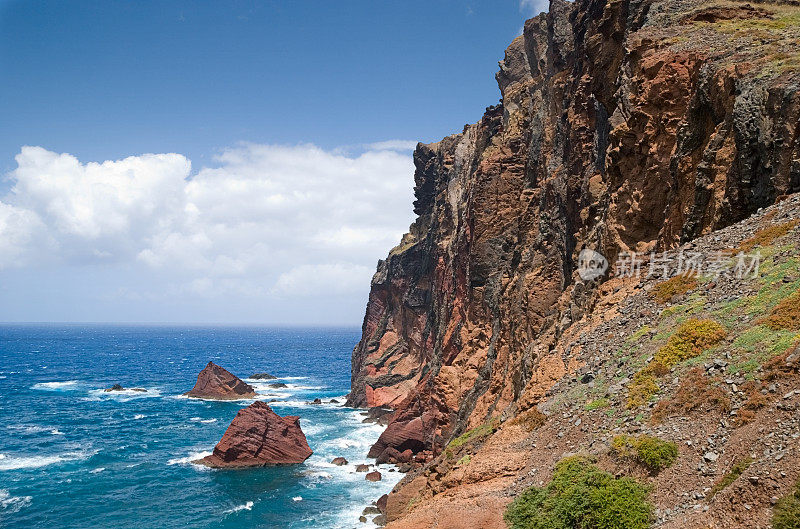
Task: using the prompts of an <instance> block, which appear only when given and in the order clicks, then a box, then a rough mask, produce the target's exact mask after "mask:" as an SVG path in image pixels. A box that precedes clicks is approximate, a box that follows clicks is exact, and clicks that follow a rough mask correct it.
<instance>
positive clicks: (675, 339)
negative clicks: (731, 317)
mask: <svg viewBox="0 0 800 529" xmlns="http://www.w3.org/2000/svg"><path fill="white" fill-rule="evenodd" d="M726 334H727V332H726V331H725V328H724V327H723V326H722V325H720V324H719V323H717V322H716V321H714V320H698V319H694V318H692V319H689V320H686V321H685V322H684V323H683V325H681V326H680V327H679V328H678V330H677V331H676V332H675V334H673V335H672V336H670V338H669V340H668V341H667V343H666V345H664V346H663V347H662V348H661V349H659V350H658V352H657V353H656V355H655V358H654V359H653V362H655V363H657V364H661V365H663V366H665V367H667V368H671V367H672V366H674V365H675V364H677V363H678V362H682V361H683V360H688V359H689V358H694V357H696V356H700V355H701V354H703V352H704V351H706V350H707V349H709V348H711V347H713V346H715V345H716V344H718V343H719V342H720V341H722V339H723V338H725V335H726Z"/></svg>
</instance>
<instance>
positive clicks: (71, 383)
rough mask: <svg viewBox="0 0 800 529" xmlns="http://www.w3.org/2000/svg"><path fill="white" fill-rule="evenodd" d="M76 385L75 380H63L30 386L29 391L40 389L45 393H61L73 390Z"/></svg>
mask: <svg viewBox="0 0 800 529" xmlns="http://www.w3.org/2000/svg"><path fill="white" fill-rule="evenodd" d="M77 385H78V381H77V380H63V381H54V382H38V383H36V384H34V385H33V386H31V389H42V390H45V391H63V390H67V389H73V388H74V387H75V386H77Z"/></svg>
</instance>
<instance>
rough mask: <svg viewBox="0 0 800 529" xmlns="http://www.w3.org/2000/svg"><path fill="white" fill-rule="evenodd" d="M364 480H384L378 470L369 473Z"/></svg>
mask: <svg viewBox="0 0 800 529" xmlns="http://www.w3.org/2000/svg"><path fill="white" fill-rule="evenodd" d="M364 479H366V480H367V481H380V480H381V479H383V475H381V473H380V472H378V471H377V470H373V471H372V472H369V473H368V474H367V475H366V476H364Z"/></svg>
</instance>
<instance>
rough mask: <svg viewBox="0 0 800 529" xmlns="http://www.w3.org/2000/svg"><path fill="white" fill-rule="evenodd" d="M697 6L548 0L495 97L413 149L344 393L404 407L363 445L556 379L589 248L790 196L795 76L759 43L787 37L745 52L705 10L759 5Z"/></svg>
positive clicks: (671, 230) (463, 422)
mask: <svg viewBox="0 0 800 529" xmlns="http://www.w3.org/2000/svg"><path fill="white" fill-rule="evenodd" d="M703 8H704V2H703V1H701V0H689V1H687V2H680V3H676V2H671V1H668V0H653V1H650V0H644V1H642V0H611V1H597V0H577V1H576V2H574V3H573V2H567V1H563V0H554V1H553V2H552V3H551V6H550V12H549V13H548V14H546V15H545V14H543V15H540V16H538V17H536V18H533V19H531V20H528V21H527V22H526V23H525V27H524V31H523V34H522V35H521V36H520V37H518V38H517V39H515V40H514V41H513V42H512V44H511V46H510V47H509V48H508V49H507V50H506V54H505V58H504V60H502V61H501V62H500V71H499V73H498V74H497V81H498V85H499V88H500V91H501V94H502V99H501V103H500V104H499V105H497V106H492V107H489V108H487V110H486V112H485V114H484V115H483V117H482V118H481V120H480V121H479V122H478V123H476V124H474V125H469V126H467V127H465V128H464V130H463V131H462V132H461V133H459V134H455V135H453V136H449V137H447V138H445V139H443V140H442V141H440V142H438V143H434V144H430V145H422V144H420V145H418V146H417V149H416V151H415V153H414V163H415V166H416V172H415V175H414V178H415V183H416V187H415V195H416V201H415V202H414V211H415V213H416V214H417V215H418V217H417V220H416V221H415V222H414V224H413V225H412V226H411V228H410V231H409V233H408V234H406V235H405V236H404V237H403V239H402V241H401V242H400V244H399V245H398V246H397V247H396V248H394V249H393V250H392V251H391V252H390V254H389V256H388V257H387V258H386V260H384V261H381V262H380V263H379V264H378V269H377V272H376V274H375V276H374V277H373V280H372V286H371V291H370V295H369V302H368V305H367V310H366V315H365V317H364V322H363V327H362V337H361V341H360V342H359V344H358V345H357V346H356V348H355V350H354V352H353V375H352V377H353V378H352V392H351V394H350V397H349V399H348V404H349V405H353V406H363V407H374V406H388V407H391V408H394V409H395V410H396V413H395V414H394V416H393V419H392V423H391V424H390V425H389V427H388V428H387V430H386V431H385V432H384V434H383V435H382V436H381V439H380V440H379V441H378V443H377V444H376V445H375V447H374V448H373V451H372V454H373V455H376V456H378V457H380V455H381V454H383V453H384V452H386V451H387V449H388V448H392V449H394V450H396V451H398V452H402V451H403V450H406V449H410V450H412V451H413V452H415V453H418V454H419V453H427V452H430V453H432V454H434V455H435V454H436V453H437V452H438V451H440V450H441V449H442V447H443V446H444V445H445V444H446V442H447V441H448V440H449V439H451V438H453V437H454V436H456V435H459V434H460V433H461V432H463V431H464V430H466V429H468V428H472V427H475V426H477V425H479V424H482V423H484V422H486V421H487V420H488V419H490V418H493V417H499V416H504V415H505V416H509V415H514V414H515V413H516V410H517V409H518V408H519V407H523V408H525V407H529V406H530V405H531V404H532V403H535V402H536V401H537V399H539V398H541V396H542V394H543V392H544V391H545V390H546V388H547V386H548V384H549V385H552V384H553V383H555V382H556V381H558V380H559V379H560V378H561V377H563V376H564V374H565V373H567V372H568V368H569V365H570V362H571V358H570V354H569V347H567V345H568V344H560V342H559V340H560V338H561V336H562V334H563V332H564V330H565V329H566V328H568V327H569V325H570V324H571V323H572V322H575V321H578V320H580V319H581V318H582V317H584V316H585V315H586V314H588V313H589V312H590V311H591V310H592V307H593V305H594V304H595V303H596V302H597V299H598V288H599V286H598V285H602V281H600V282H584V281H581V280H580V278H579V276H578V274H577V272H576V269H577V261H578V254H579V252H580V250H581V249H582V248H584V247H588V248H593V249H596V250H597V251H599V252H601V253H602V254H604V255H605V256H606V257H607V258H608V260H609V262H610V263H612V265H613V263H614V262H615V261H616V259H617V256H618V255H620V253H621V252H629V251H636V252H639V253H647V252H650V251H652V250H661V249H666V248H672V247H674V246H675V245H676V244H678V243H681V242H684V241H688V240H692V239H694V238H696V237H698V236H699V235H702V234H706V233H709V232H710V231H713V230H716V229H718V228H721V227H724V226H727V225H730V224H732V223H734V222H737V221H739V220H741V219H743V218H745V217H747V216H748V215H750V214H752V213H753V212H755V211H756V210H758V209H759V208H761V207H763V206H766V205H769V204H771V203H772V202H774V201H775V199H776V198H777V197H778V196H779V195H782V194H786V193H791V192H795V191H797V190H800V164H798V161H797V160H800V127H798V125H797V124H798V122H800V91H798V90H797V86H798V69H797V68H796V67H795V68H793V67H791V66H790V65H788V63H787V65H786V66H781V67H780V68H779V67H776V66H774V65H775V64H776V63H775V61H776V60H778V59H777V58H776V57H777V56H776V55H770V54H771V53H773V52H772V51H770V50H775V49H795V50H796V42H794V41H792V39H794V38H795V36H794V33H791V34H790V33H787V32H783V33H781V32H780V31H774V32H767V33H764V35H763V36H762V37H763V38H765V39H769V40H770V42H769V45H766V44H764V41H763V40H762V41H759V40H758V39H756V40H754V41H753V44H752V45H749V46H743V45H742V43H741V42H740V41H737V40H736V39H737V38H739V37H734V36H733V35H734V34H731V33H730V32H726V31H725V28H721V29H719V30H718V28H716V27H714V26H713V25H711V23H708V20H712V19H713V20H723V21H725V20H735V19H737V18H742V19H748V22H750V21H752V20H759V19H760V18H764V17H770V16H772V15H769V14H766V11H764V9H767V8H766V7H764V8H763V9H762V8H758V9H754V8H752V7H749V6H744V5H742V6H738V7H737V6H735V5H734V6H729V7H726V8H725V9H724V13H723V12H722V11H720V12H719V13H717V12H704V11H702V9H703ZM692 17H695V18H692ZM695 20H702V21H703V23H696V22H695ZM713 20H712V22H713ZM759 35H761V33H759ZM762 37H759V38H762ZM741 38H748V39H749V38H751V37H749V36H742V37H741ZM753 38H754V37H753ZM787 47H788V48H787ZM781 64H783V63H781ZM387 454H388V453H387Z"/></svg>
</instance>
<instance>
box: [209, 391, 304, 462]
mask: <svg viewBox="0 0 800 529" xmlns="http://www.w3.org/2000/svg"><path fill="white" fill-rule="evenodd" d="M311 454H312V451H311V448H309V446H308V442H307V441H306V436H305V435H304V434H303V431H302V430H301V429H300V418H299V417H297V416H286V417H281V416H279V415H278V414H276V413H275V412H274V411H272V409H271V408H270V407H269V406H268V405H267V404H265V403H263V402H261V401H256V402H254V403H253V404H251V405H250V406H248V407H247V408H244V409H241V410H239V413H237V414H236V417H235V418H234V419H233V421H232V422H231V424H230V426H228V429H227V430H226V431H225V434H224V435H223V436H222V440H220V442H219V443H218V444H217V446H216V447H214V452H213V453H212V454H211V455H210V456H207V457H204V458H203V459H201V460H199V461H197V463H199V464H203V465H206V466H209V467H213V468H245V467H263V466H272V465H292V464H297V463H302V462H303V461H305V460H306V459H308V458H309V457H310V456H311Z"/></svg>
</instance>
